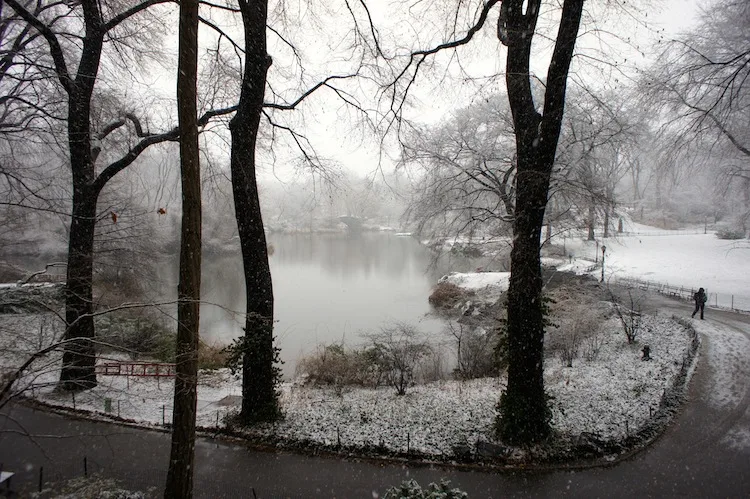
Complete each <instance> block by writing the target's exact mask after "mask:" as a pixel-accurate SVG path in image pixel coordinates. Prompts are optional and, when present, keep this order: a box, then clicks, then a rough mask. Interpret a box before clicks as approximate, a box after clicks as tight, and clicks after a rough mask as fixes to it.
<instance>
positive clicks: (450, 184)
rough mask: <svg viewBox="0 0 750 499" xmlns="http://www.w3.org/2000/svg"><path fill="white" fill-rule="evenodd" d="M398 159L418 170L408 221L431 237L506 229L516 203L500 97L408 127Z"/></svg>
mask: <svg viewBox="0 0 750 499" xmlns="http://www.w3.org/2000/svg"><path fill="white" fill-rule="evenodd" d="M405 135H406V136H405V137H404V138H403V139H402V141H401V148H402V154H401V160H402V162H404V163H405V164H406V165H408V166H412V167H413V166H416V167H417V168H418V171H417V172H416V177H417V179H416V181H415V188H414V190H415V193H414V198H413V199H412V201H411V203H410V206H409V209H408V210H407V213H406V215H407V218H408V220H409V221H412V222H415V223H416V224H417V227H418V229H417V230H418V232H419V233H420V234H424V235H428V236H431V237H433V238H436V237H445V236H449V235H455V234H459V233H464V232H466V231H468V232H470V233H473V232H474V231H480V232H483V233H488V232H489V233H491V234H500V233H503V232H506V231H507V230H508V229H509V226H510V222H511V221H512V219H513V211H514V204H515V193H514V184H515V157H514V156H513V153H512V150H513V124H512V122H511V116H510V109H509V108H508V106H507V101H506V100H505V98H504V96H493V97H492V98H491V99H489V102H488V103H482V104H481V105H474V106H471V107H469V108H465V109H461V110H458V111H456V112H454V113H453V116H452V118H451V119H450V120H448V121H447V122H445V123H443V124H441V125H439V126H437V127H434V128H427V129H424V130H420V129H418V128H417V127H414V128H412V129H411V130H410V131H409V132H407V133H406V134H405Z"/></svg>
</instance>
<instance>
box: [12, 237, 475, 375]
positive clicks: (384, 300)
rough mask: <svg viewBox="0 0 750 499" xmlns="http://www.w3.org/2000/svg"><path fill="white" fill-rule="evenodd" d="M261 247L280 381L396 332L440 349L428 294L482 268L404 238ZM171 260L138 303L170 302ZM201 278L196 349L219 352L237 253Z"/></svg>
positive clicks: (239, 320)
mask: <svg viewBox="0 0 750 499" xmlns="http://www.w3.org/2000/svg"><path fill="white" fill-rule="evenodd" d="M268 243H269V245H270V246H273V250H274V251H273V254H272V256H271V257H270V263H271V274H272V278H273V286H274V299H275V319H276V324H275V336H276V345H277V346H279V347H280V348H281V358H282V360H283V361H284V365H283V366H282V367H283V373H284V376H285V377H287V378H288V377H290V376H292V375H293V374H294V370H295V367H296V364H297V361H298V360H299V358H300V357H301V356H303V355H305V354H307V353H310V352H312V351H314V350H315V349H316V348H317V347H318V346H320V345H325V344H330V343H332V342H337V343H341V342H343V343H345V344H346V345H348V346H357V345H360V344H362V343H364V342H365V341H366V338H365V337H364V335H365V334H367V333H369V332H377V331H378V330H379V329H380V328H381V327H384V326H389V325H393V324H395V323H407V324H409V325H413V326H416V327H417V328H418V329H419V330H420V331H422V332H424V333H425V334H427V335H429V336H431V337H432V338H433V339H437V340H440V341H442V340H444V339H445V338H444V337H443V336H442V330H443V327H444V322H443V321H442V320H440V319H438V318H436V317H435V316H432V315H431V314H430V312H431V307H430V305H429V303H428V302H427V298H428V296H429V294H430V291H431V288H432V287H433V286H434V285H435V283H436V282H437V280H438V279H439V278H440V277H441V276H442V275H444V274H445V273H447V271H448V270H457V271H467V270H473V269H474V268H475V267H476V266H477V265H481V264H482V263H481V262H476V261H470V260H468V259H458V258H453V259H452V260H451V261H450V262H441V263H438V264H435V265H431V264H432V263H434V262H433V254H432V253H431V252H430V251H429V250H428V249H427V248H425V247H424V246H421V245H420V244H419V243H418V242H417V241H416V240H415V239H413V238H411V237H400V236H396V235H394V234H389V233H362V234H359V235H353V234H346V233H337V234H300V235H296V234H295V235H293V234H270V235H269V236H268ZM17 260H18V261H16V262H14V263H17V264H19V265H22V266H25V267H27V268H29V269H40V268H44V264H45V262H48V261H49V260H48V259H45V258H43V257H38V258H35V257H28V256H27V257H19V258H17ZM59 260H61V261H64V257H60V258H59ZM178 260H179V259H178V257H177V255H170V256H169V257H166V258H165V259H164V260H162V261H161V262H159V263H157V264H156V265H154V266H153V267H150V266H149V270H148V271H146V273H148V272H151V274H149V277H148V278H146V280H145V281H144V284H145V287H146V289H147V291H146V294H147V295H148V296H147V297H144V298H146V299H147V301H150V300H157V301H161V302H168V301H172V302H173V301H174V300H176V298H177V274H178V266H179V261H178ZM144 268H145V267H144ZM152 269H153V270H152ZM61 272H62V270H61ZM202 273H203V275H202V286H201V287H202V289H201V300H202V305H201V317H200V319H201V339H202V340H203V341H206V342H208V343H218V344H221V345H224V344H228V343H229V342H231V340H232V339H233V338H236V337H238V336H240V335H241V334H243V332H242V327H243V326H244V317H243V313H244V311H245V285H244V278H243V274H242V259H241V256H240V254H239V243H238V244H237V253H223V254H221V255H220V256H216V255H211V254H210V253H209V252H208V251H206V252H204V262H203V272H202ZM165 312H167V313H168V314H169V315H174V314H175V307H173V306H167V307H166V310H165Z"/></svg>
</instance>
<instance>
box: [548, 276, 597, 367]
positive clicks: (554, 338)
mask: <svg viewBox="0 0 750 499" xmlns="http://www.w3.org/2000/svg"><path fill="white" fill-rule="evenodd" d="M596 303H597V302H596V301H595V300H594V299H593V298H592V297H590V296H589V295H587V294H582V293H581V292H580V290H579V289H575V288H572V287H566V286H563V287H560V288H557V289H555V290H554V291H553V292H551V293H550V305H549V319H550V323H551V324H550V326H551V327H549V328H548V331H547V339H546V341H545V346H546V348H547V350H548V352H549V354H550V355H553V356H559V358H560V360H561V361H562V363H563V365H565V366H567V367H573V361H574V360H575V359H577V358H578V357H579V355H580V353H581V349H582V345H584V344H588V342H590V341H591V340H590V339H591V338H594V337H596V336H597V334H598V331H599V325H600V324H601V322H602V320H603V312H602V311H601V310H600V309H599V308H598V307H597V306H596ZM584 351H586V350H585V348H584ZM587 360H588V359H587Z"/></svg>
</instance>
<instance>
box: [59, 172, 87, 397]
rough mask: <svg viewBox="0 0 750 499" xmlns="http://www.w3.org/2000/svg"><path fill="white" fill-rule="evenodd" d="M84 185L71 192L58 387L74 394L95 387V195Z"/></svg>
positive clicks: (77, 186)
mask: <svg viewBox="0 0 750 499" xmlns="http://www.w3.org/2000/svg"><path fill="white" fill-rule="evenodd" d="M90 191H91V189H90V188H89V187H87V186H85V185H76V186H74V189H73V215H72V218H71V223H70V236H69V240H68V269H67V277H66V286H65V322H66V324H67V325H68V327H67V329H66V331H65V338H66V339H73V338H78V339H79V341H75V342H71V343H68V344H66V345H65V349H64V351H63V365H62V370H61V371H60V386H61V388H63V389H64V390H69V391H77V390H83V389H87V388H92V387H94V386H96V371H95V364H96V349H95V348H94V343H93V342H92V340H93V339H94V317H93V316H92V312H93V290H92V283H91V279H92V277H93V254H94V228H95V225H96V196H95V195H92V193H91V192H90Z"/></svg>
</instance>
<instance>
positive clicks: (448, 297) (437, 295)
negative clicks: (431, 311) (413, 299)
mask: <svg viewBox="0 0 750 499" xmlns="http://www.w3.org/2000/svg"><path fill="white" fill-rule="evenodd" d="M471 294H473V293H470V292H467V291H465V290H463V289H461V288H460V287H458V286H456V285H455V284H452V283H450V282H439V283H437V285H436V286H435V289H433V290H432V294H431V295H430V296H429V298H427V301H429V302H430V304H431V305H432V306H433V307H436V308H452V307H454V306H455V305H456V304H457V303H458V302H460V301H462V300H463V299H464V298H465V297H467V296H470V295H471Z"/></svg>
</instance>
